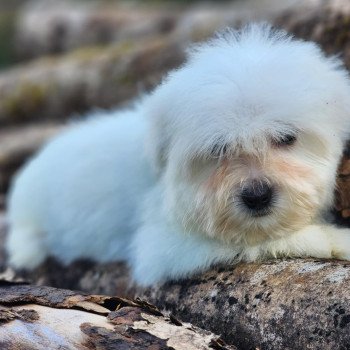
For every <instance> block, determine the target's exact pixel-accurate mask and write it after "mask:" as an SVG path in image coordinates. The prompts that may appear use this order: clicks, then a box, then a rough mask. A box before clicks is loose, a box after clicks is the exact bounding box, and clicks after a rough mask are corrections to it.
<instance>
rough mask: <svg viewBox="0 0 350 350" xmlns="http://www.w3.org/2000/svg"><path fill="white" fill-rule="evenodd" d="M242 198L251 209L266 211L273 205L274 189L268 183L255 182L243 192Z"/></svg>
mask: <svg viewBox="0 0 350 350" xmlns="http://www.w3.org/2000/svg"><path fill="white" fill-rule="evenodd" d="M241 198H242V201H243V203H244V204H245V205H246V206H247V207H248V208H249V209H252V210H256V211H258V210H262V209H266V208H267V207H269V206H270V204H271V200H272V188H271V186H270V185H269V184H268V183H266V182H253V183H252V184H251V185H249V187H246V188H245V189H244V190H243V191H242V194H241Z"/></svg>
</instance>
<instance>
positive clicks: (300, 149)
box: [7, 25, 350, 285]
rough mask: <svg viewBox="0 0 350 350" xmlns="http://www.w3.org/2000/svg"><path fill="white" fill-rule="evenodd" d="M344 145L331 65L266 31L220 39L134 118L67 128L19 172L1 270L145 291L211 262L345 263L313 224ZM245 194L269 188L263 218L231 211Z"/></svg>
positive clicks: (334, 242) (123, 115)
mask: <svg viewBox="0 0 350 350" xmlns="http://www.w3.org/2000/svg"><path fill="white" fill-rule="evenodd" d="M106 114H107V113H106ZM349 131H350V82H349V78H348V75H347V72H346V70H345V69H344V68H343V67H342V65H341V63H340V62H339V61H338V60H337V59H336V58H326V57H325V56H324V54H323V53H322V52H321V50H320V49H319V48H318V47H317V46H316V45H315V44H313V43H308V42H303V41H299V40H295V39H292V38H291V37H290V36H288V35H287V34H286V33H284V32H282V31H274V30H272V29H271V28H270V27H269V26H268V25H250V26H248V27H245V28H244V29H242V30H241V31H226V32H225V33H223V34H222V35H219V36H218V37H216V38H214V39H213V40H211V41H209V42H206V43H204V44H201V45H199V46H195V47H194V48H193V49H191V50H190V52H189V57H188V60H187V63H186V64H185V65H184V66H182V67H181V68H179V69H178V70H175V71H173V72H171V73H170V74H169V76H168V77H167V78H166V79H165V81H164V82H163V83H162V84H161V85H160V86H159V87H158V88H157V89H155V91H154V92H153V93H152V94H151V95H150V96H147V97H145V98H144V100H143V101H142V102H141V103H140V104H139V105H138V106H136V107H135V108H133V109H131V110H129V111H121V112H116V113H111V114H110V115H106V116H100V115H98V116H95V117H94V118H92V119H90V120H88V121H86V122H84V123H81V124H78V125H75V126H73V127H71V128H69V129H68V130H67V131H66V132H64V133H63V134H62V135H60V136H58V137H57V138H55V139H54V140H53V141H51V142H50V143H49V144H48V145H47V146H46V147H44V149H43V150H42V151H41V152H40V153H39V154H38V155H37V156H36V157H34V158H33V159H32V160H31V161H30V162H29V163H28V164H27V166H26V167H25V168H24V169H23V170H22V171H21V172H20V173H19V174H18V175H17V177H16V179H15V181H14V183H13V187H12V191H11V195H10V198H9V208H8V209H9V210H8V220H9V224H10V235H9V238H8V242H7V248H8V252H9V256H10V262H11V263H12V265H14V266H15V267H26V268H33V267H35V266H37V265H38V264H40V263H41V262H42V261H43V260H44V259H45V257H47V256H48V255H54V256H55V257H57V258H58V259H60V260H61V261H63V262H64V263H69V262H71V261H72V260H74V259H76V258H79V257H85V258H93V259H95V260H98V261H109V260H119V259H124V260H126V261H127V262H128V263H129V265H130V266H131V268H132V271H133V275H134V278H135V280H136V281H137V282H138V283H140V284H144V285H147V284H151V283H154V282H162V281H164V280H167V279H171V278H181V277H184V276H187V275H189V274H190V273H193V272H195V271H199V270H203V269H205V268H207V267H209V266H210V265H212V264H214V263H217V262H221V263H222V262H224V263H225V262H231V261H238V260H244V261H252V260H259V259H264V258H268V257H279V256H313V257H321V258H332V257H336V258H340V259H350V231H349V230H347V229H338V228H336V227H333V226H331V225H328V224H326V223H323V221H322V213H323V212H324V211H325V210H327V208H328V207H329V206H330V205H332V201H333V192H334V187H335V177H336V170H337V166H338V163H339V160H340V157H341V154H342V149H343V146H344V142H345V140H346V139H347V138H348V137H349ZM290 134H293V135H295V137H296V141H295V142H294V143H293V144H291V145H284V144H283V143H282V144H281V143H280V142H279V140H281V139H282V140H283V138H284V137H285V135H290ZM252 181H257V183H262V182H264V183H267V184H268V185H269V186H270V187H271V188H273V191H274V192H273V201H272V205H271V208H270V209H269V211H268V212H267V213H265V214H264V215H255V214H254V213H252V211H251V210H248V208H246V207H245V206H244V204H242V200H241V199H242V191H243V190H244V189H245V188H246V187H247V186H251V183H252Z"/></svg>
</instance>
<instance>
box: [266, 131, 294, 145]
mask: <svg viewBox="0 0 350 350" xmlns="http://www.w3.org/2000/svg"><path fill="white" fill-rule="evenodd" d="M296 140H297V137H296V135H295V134H285V135H283V136H281V137H280V138H278V139H273V140H272V143H273V145H274V146H276V147H287V146H292V145H293V144H294V143H295V142H296Z"/></svg>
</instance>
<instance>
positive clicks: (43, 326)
mask: <svg viewBox="0 0 350 350" xmlns="http://www.w3.org/2000/svg"><path fill="white" fill-rule="evenodd" d="M0 348H1V349H33V350H34V349H38V350H39V349H40V350H41V349H45V350H46V349H52V350H55V349H57V350H58V349H85V350H88V349H100V350H103V349H106V350H112V349H138V350H142V349H145V350H146V349H148V350H149V349H154V350H161V349H164V350H166V349H169V350H171V349H176V350H183V349H186V350H205V349H207V350H210V349H217V350H220V349H221V350H234V349H236V348H235V347H234V346H230V345H226V344H225V343H224V342H223V341H222V340H221V339H220V338H219V337H218V336H216V335H214V334H213V333H211V332H208V331H204V330H202V329H199V328H198V327H195V326H193V325H192V324H190V323H183V322H181V321H179V320H178V319H176V318H175V317H174V316H172V315H171V314H165V313H162V312H160V311H159V310H158V309H157V308H156V307H155V306H153V305H151V304H148V303H147V302H145V301H142V300H139V299H138V300H129V299H123V298H118V297H107V296H102V295H86V294H82V293H78V292H73V291H69V290H64V289H55V288H51V287H35V286H30V285H24V284H16V283H14V282H8V281H0Z"/></svg>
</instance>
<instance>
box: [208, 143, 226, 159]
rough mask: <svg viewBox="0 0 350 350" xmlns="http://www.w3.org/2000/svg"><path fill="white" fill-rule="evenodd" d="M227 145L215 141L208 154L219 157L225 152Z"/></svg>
mask: <svg viewBox="0 0 350 350" xmlns="http://www.w3.org/2000/svg"><path fill="white" fill-rule="evenodd" d="M228 149H229V146H228V145H227V144H221V143H217V144H215V145H214V146H213V148H212V149H211V151H210V156H211V157H213V158H219V157H222V156H224V155H225V154H227V152H228Z"/></svg>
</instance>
